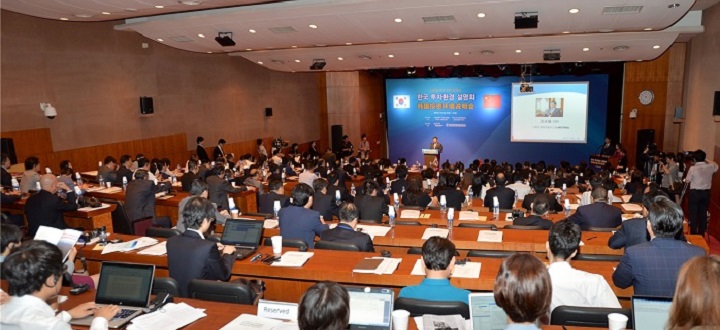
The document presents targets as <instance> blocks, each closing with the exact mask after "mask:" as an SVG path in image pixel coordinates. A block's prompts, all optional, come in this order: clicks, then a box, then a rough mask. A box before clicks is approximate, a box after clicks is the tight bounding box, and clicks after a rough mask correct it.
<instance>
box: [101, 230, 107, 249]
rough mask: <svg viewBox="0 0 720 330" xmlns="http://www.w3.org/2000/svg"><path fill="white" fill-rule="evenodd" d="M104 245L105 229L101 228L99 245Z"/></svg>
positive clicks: (105, 241) (105, 238)
mask: <svg viewBox="0 0 720 330" xmlns="http://www.w3.org/2000/svg"><path fill="white" fill-rule="evenodd" d="M105 244H107V229H106V228H105V226H102V228H100V245H105Z"/></svg>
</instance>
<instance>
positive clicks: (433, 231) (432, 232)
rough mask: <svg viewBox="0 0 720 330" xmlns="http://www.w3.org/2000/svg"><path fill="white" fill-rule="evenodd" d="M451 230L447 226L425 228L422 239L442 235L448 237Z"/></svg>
mask: <svg viewBox="0 0 720 330" xmlns="http://www.w3.org/2000/svg"><path fill="white" fill-rule="evenodd" d="M448 233H449V230H447V229H445V228H428V229H425V232H424V233H423V235H422V239H428V238H430V237H435V236H438V237H442V238H447V237H448Z"/></svg>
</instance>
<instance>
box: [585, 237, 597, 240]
mask: <svg viewBox="0 0 720 330" xmlns="http://www.w3.org/2000/svg"><path fill="white" fill-rule="evenodd" d="M596 238H597V236H593V237H590V238H588V239H587V240H588V241H589V240H591V239H596Z"/></svg>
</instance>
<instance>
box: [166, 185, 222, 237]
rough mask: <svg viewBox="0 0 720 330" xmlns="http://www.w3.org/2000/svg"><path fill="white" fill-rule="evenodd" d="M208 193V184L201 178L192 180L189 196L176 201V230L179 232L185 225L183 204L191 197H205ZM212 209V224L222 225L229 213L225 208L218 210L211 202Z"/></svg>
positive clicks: (182, 230)
mask: <svg viewBox="0 0 720 330" xmlns="http://www.w3.org/2000/svg"><path fill="white" fill-rule="evenodd" d="M207 195H208V185H207V183H206V182H205V181H202V180H195V181H193V182H192V185H191V186H190V196H187V197H185V198H183V199H181V200H180V203H178V222H177V226H176V227H175V228H177V230H179V231H180V232H184V231H185V229H186V227H185V220H184V218H183V214H184V212H183V210H184V209H185V205H187V203H188V202H189V201H190V200H191V199H192V198H193V197H202V198H205V199H207ZM212 205H213V207H214V209H215V215H214V216H213V218H214V219H215V221H214V224H221V225H224V224H225V221H227V219H228V218H230V213H228V211H227V210H222V211H218V208H217V205H215V203H212Z"/></svg>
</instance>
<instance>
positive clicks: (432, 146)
mask: <svg viewBox="0 0 720 330" xmlns="http://www.w3.org/2000/svg"><path fill="white" fill-rule="evenodd" d="M430 149H436V150H437V151H438V152H439V153H442V152H443V145H442V144H440V142H438V138H437V136H433V138H432V143H430Z"/></svg>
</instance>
